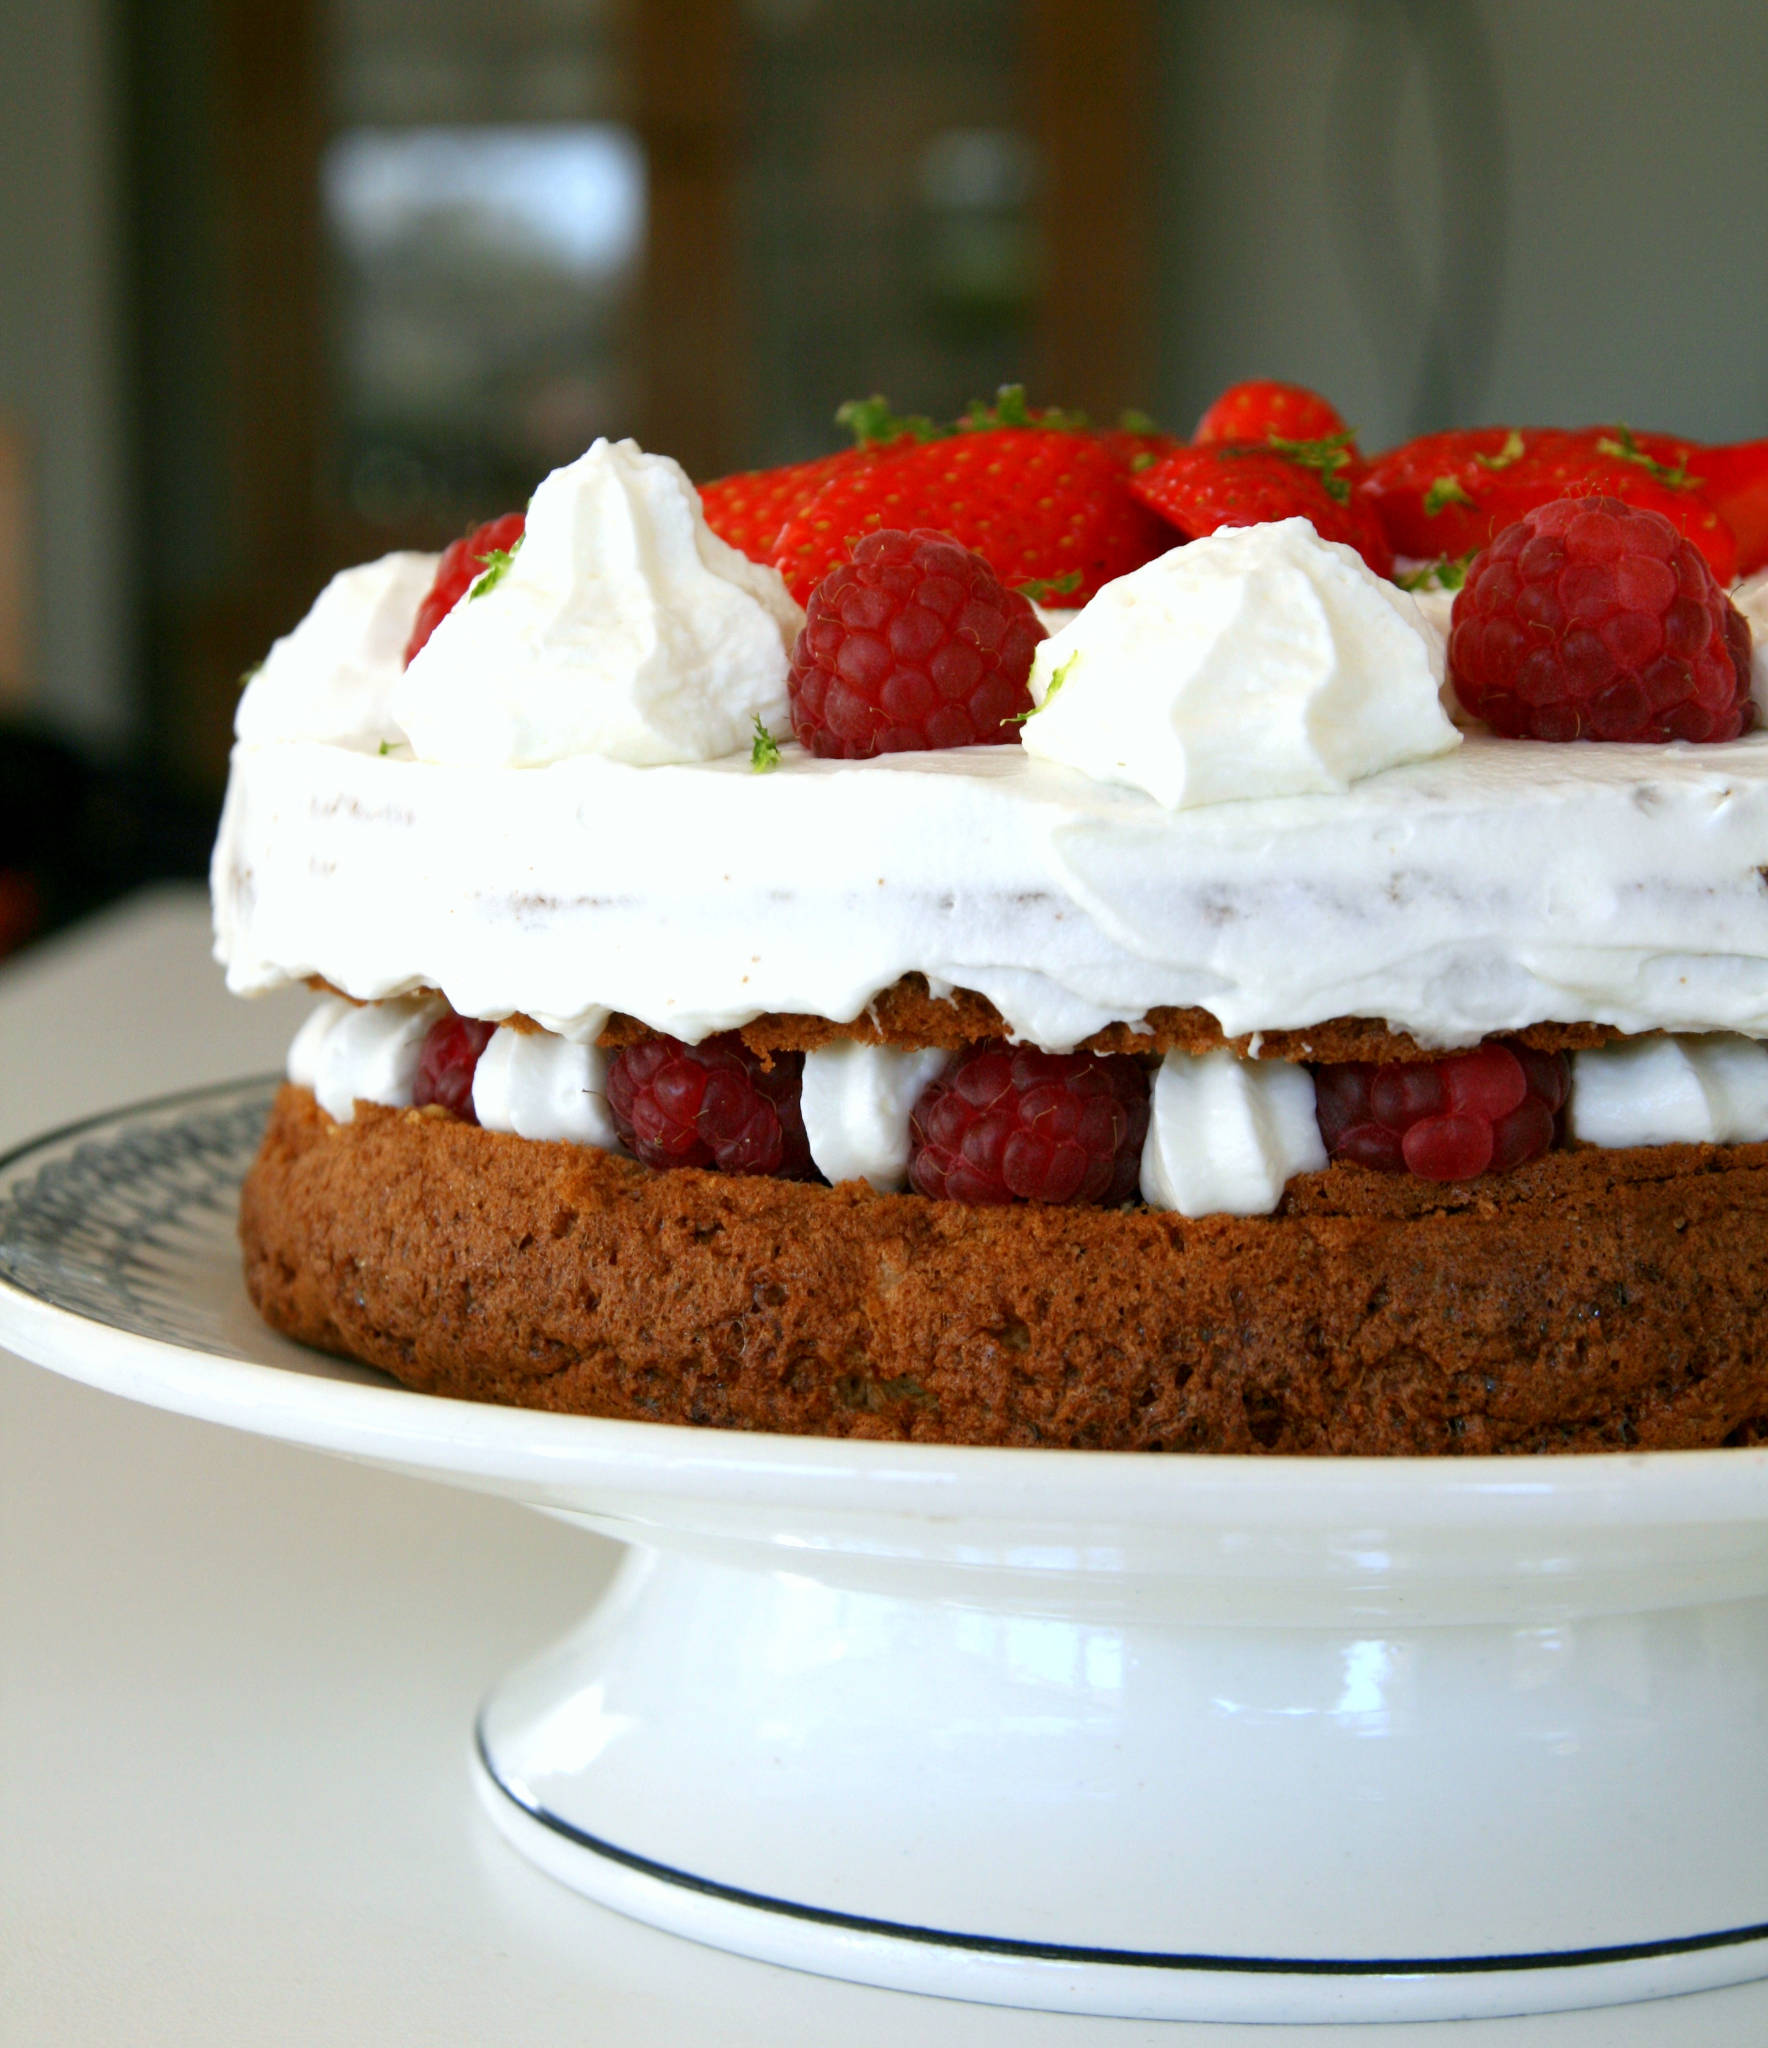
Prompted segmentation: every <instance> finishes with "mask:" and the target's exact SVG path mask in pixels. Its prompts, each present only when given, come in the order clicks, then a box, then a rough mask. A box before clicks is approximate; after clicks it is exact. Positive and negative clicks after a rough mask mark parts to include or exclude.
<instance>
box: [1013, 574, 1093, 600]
mask: <svg viewBox="0 0 1768 2048" xmlns="http://www.w3.org/2000/svg"><path fill="white" fill-rule="evenodd" d="M1013 587H1014V589H1015V590H1017V591H1018V593H1019V595H1020V596H1021V597H1029V598H1030V599H1031V601H1032V603H1033V604H1048V603H1049V601H1050V600H1051V598H1053V597H1072V596H1073V595H1074V593H1075V592H1076V591H1077V590H1078V589H1079V588H1080V571H1079V570H1078V569H1070V570H1069V572H1068V573H1067V575H1066V576H1031V577H1028V578H1027V579H1026V580H1025V582H1023V583H1016V584H1015V585H1014V586H1013Z"/></svg>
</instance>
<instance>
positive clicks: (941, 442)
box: [773, 394, 1172, 605]
mask: <svg viewBox="0 0 1768 2048" xmlns="http://www.w3.org/2000/svg"><path fill="white" fill-rule="evenodd" d="M1050 417H1051V418H1054V417H1055V416H1054V415H1051V416H1050ZM1016 420H1025V421H1028V422H1030V423H1029V424H1024V425H1015V424H1011V423H1010V422H1012V421H1016ZM917 526H926V527H933V528H936V529H937V530H938V531H939V532H941V533H945V534H949V535H950V536H951V537H952V539H954V540H955V541H957V542H958V544H959V545H960V546H961V547H966V548H974V549H975V551H976V552H977V553H978V554H979V555H980V556H981V557H982V558H983V560H984V561H985V562H987V564H988V566H989V567H990V568H991V569H992V570H993V571H994V572H995V574H996V575H997V576H998V577H999V578H1000V579H1001V581H1002V582H1003V583H1004V584H1006V585H1007V587H1008V588H1009V589H1013V590H1016V589H1018V587H1019V586H1020V585H1021V584H1022V583H1047V584H1050V585H1051V586H1052V587H1055V586H1061V587H1062V588H1063V589H1064V591H1065V593H1066V596H1065V602H1068V603H1071V604H1076V605H1082V604H1085V603H1086V602H1087V600H1088V599H1089V598H1090V597H1092V596H1093V595H1094V594H1095V592H1097V590H1098V589H1099V587H1100V585H1101V584H1105V583H1109V582H1110V581H1111V580H1112V579H1113V578H1114V577H1117V576H1125V575H1127V574H1128V573H1129V571H1130V570H1132V569H1139V568H1140V567H1141V566H1142V564H1143V563H1144V562H1151V561H1152V560H1153V559H1154V557H1155V556H1156V555H1159V554H1163V553H1164V552H1165V551H1166V549H1167V548H1169V547H1170V546H1171V545H1172V535H1171V533H1170V532H1169V531H1168V530H1167V528H1166V527H1165V526H1164V525H1163V524H1162V523H1161V521H1160V520H1159V519H1157V518H1156V517H1155V516H1154V515H1153V514H1152V513H1151V512H1149V511H1148V510H1146V508H1145V507H1143V506H1141V505H1139V504H1137V502H1136V500H1135V499H1134V498H1133V497H1132V496H1131V495H1130V491H1129V479H1128V478H1127V477H1126V475H1125V474H1124V471H1123V469H1122V468H1121V466H1120V465H1119V463H1118V461H1117V460H1116V458H1115V457H1114V456H1113V455H1112V453H1111V451H1110V450H1109V449H1108V448H1106V447H1105V446H1104V445H1103V444H1102V443H1101V442H1100V441H1099V440H1098V439H1097V437H1096V436H1094V435H1092V434H1089V433H1085V432H1082V431H1080V430H1078V429H1076V428H1074V427H1072V426H1069V425H1066V424H1064V425H1060V426H1056V425H1050V424H1045V423H1043V422H1042V421H1040V420H1039V418H1038V416H1037V415H1036V414H1035V413H1034V412H1032V411H1031V410H1030V409H1029V408H1027V407H1025V406H1024V404H1023V394H1020V402H1019V403H1016V404H1012V405H1005V404H1004V405H1003V406H1001V407H999V408H995V409H990V410H988V411H978V412H974V413H972V414H971V415H970V416H969V419H968V421H967V422H966V424H965V425H964V426H963V427H962V428H961V429H960V431H958V432H957V433H955V434H951V435H948V436H945V437H944V438H942V439H937V440H932V441H926V442H922V443H920V444H918V445H917V444H912V443H911V444H906V445H899V446H895V447H890V448H884V449H880V450H879V451H878V453H877V454H876V456H875V457H874V458H873V459H872V460H871V461H870V462H867V463H862V464H860V465H858V466H857V467H855V468H852V469H849V470H846V471H845V472H843V473H842V474H841V475H839V476H837V477H835V478H833V479H832V480H831V481H830V482H828V483H827V484H825V485H824V486H823V488H822V489H821V490H820V491H818V492H817V494H816V496H815V497H814V498H812V499H811V500H810V502H809V503H808V504H807V505H805V506H803V507H802V508H801V509H800V510H799V511H798V512H797V513H796V514H794V515H793V517H791V518H790V519H788V520H787V521H786V524H785V525H784V526H783V527H782V528H781V530H780V537H779V542H778V545H777V546H776V547H775V550H774V556H773V562H774V567H775V568H777V569H778V570H779V572H780V574H781V575H782V576H784V577H785V579H786V585H787V588H788V589H789V590H790V591H791V593H792V595H793V596H794V597H795V598H797V600H798V602H799V603H800V604H803V603H804V602H805V600H806V599H807V598H808V597H809V595H810V593H811V592H812V591H813V590H815V588H816V587H817V585H818V584H819V583H820V582H821V581H822V580H823V578H824V577H825V576H826V575H827V574H828V573H829V571H830V570H831V569H833V568H835V567H836V566H837V565H838V564H840V563H842V562H844V561H846V560H847V559H848V558H849V556H850V555H851V554H852V552H853V546H854V543H855V542H856V541H857V540H859V539H860V538H861V537H862V536H864V535H865V534H867V533H871V532H874V531H877V530H879V529H881V528H885V527H890V528H894V529H903V528H908V527H917ZM1071 578H1072V579H1074V580H1073V582H1072V584H1071V583H1070V579H1071Z"/></svg>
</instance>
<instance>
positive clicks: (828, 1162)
mask: <svg viewBox="0 0 1768 2048" xmlns="http://www.w3.org/2000/svg"><path fill="white" fill-rule="evenodd" d="M948 1057H949V1055H948V1054H946V1053H943V1052H932V1051H922V1050H919V1049H913V1050H909V1051H902V1050H899V1049H898V1048H897V1047H895V1046H889V1045H858V1044H855V1043H854V1042H852V1041H851V1040H849V1041H845V1042H843V1043H840V1044H836V1045H821V1046H817V1047H816V1048H815V1049H814V1050H812V1051H810V1052H807V1053H806V1054H805V1055H804V1086H803V1091H802V1095H801V1097H800V1100H801V1102H802V1105H803V1110H804V1135H805V1136H806V1138H808V1139H809V1141H810V1156H811V1158H812V1159H813V1160H814V1161H815V1163H816V1169H817V1171H818V1172H819V1173H820V1174H822V1175H823V1176H824V1178H825V1179H827V1180H830V1181H843V1180H863V1181H867V1182H869V1183H870V1185H871V1186H872V1187H874V1188H875V1189H876V1190H877V1191H878V1193H879V1194H881V1195H887V1194H893V1193H895V1192H897V1191H898V1190H899V1189H902V1188H905V1187H907V1186H908V1182H909V1115H910V1112H911V1111H912V1110H913V1109H914V1106H915V1104H916V1103H917V1102H918V1101H919V1100H920V1097H921V1091H922V1090H923V1089H924V1088H925V1087H926V1086H927V1084H928V1083H929V1082H930V1081H931V1080H933V1078H934V1077H935V1075H937V1074H938V1073H939V1071H940V1069H941V1068H942V1067H944V1065H945V1063H946V1060H947V1058H948Z"/></svg>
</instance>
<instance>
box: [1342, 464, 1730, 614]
mask: <svg viewBox="0 0 1768 2048" xmlns="http://www.w3.org/2000/svg"><path fill="white" fill-rule="evenodd" d="M1691 462H1695V463H1696V466H1698V463H1697V451H1696V450H1695V446H1694V443H1693V442H1690V441H1678V440H1675V439H1674V438H1672V437H1671V436H1669V435H1666V434H1634V433H1632V432H1630V431H1629V430H1628V429H1627V428H1626V427H1580V428H1577V429H1576V430H1572V429H1567V428H1561V427H1466V428H1455V429H1452V430H1450V431H1449V432H1446V433H1440V434H1424V435H1421V436H1420V437H1419V438H1418V439H1417V440H1415V441H1407V442H1406V443H1404V444H1403V445H1402V446H1401V447H1398V448H1391V449H1389V450H1388V452H1387V453H1386V454H1385V455H1377V456H1376V457H1375V458H1374V459H1373V460H1372V461H1371V462H1370V463H1369V464H1368V467H1367V469H1366V470H1365V471H1364V473H1363V474H1362V476H1361V477H1360V478H1359V480H1358V483H1357V495H1358V496H1359V497H1360V498H1361V499H1362V500H1363V501H1364V502H1365V503H1366V504H1368V505H1369V506H1371V507H1372V508H1373V510H1374V512H1375V514H1376V517H1377V518H1378V519H1379V520H1380V522H1381V527H1382V531H1383V532H1384V533H1385V534H1386V535H1387V538H1388V541H1389V544H1390V545H1391V546H1392V548H1393V551H1394V553H1395V554H1396V555H1410V556H1419V557H1434V556H1460V555H1466V554H1471V553H1472V552H1474V551H1475V550H1476V549H1478V548H1483V547H1485V546H1486V545H1487V544H1488V543H1489V542H1490V541H1492V540H1494V539H1495V538H1496V537H1497V536H1498V535H1499V534H1500V533H1502V532H1503V530H1504V529H1505V527H1507V526H1510V525H1512V524H1514V523H1515V521H1517V520H1518V519H1521V518H1523V517H1525V516H1526V515H1527V514H1528V513H1530V512H1535V511H1539V510H1540V508H1541V507H1542V506H1543V505H1550V504H1551V503H1552V502H1553V500H1554V499H1555V498H1571V497H1606V498H1620V499H1622V500H1623V501H1624V502H1625V503H1627V504H1629V505H1637V506H1639V507H1640V508H1642V509H1643V510H1645V511H1650V512H1661V513H1662V514H1663V516H1664V517H1665V518H1666V519H1667V520H1668V521H1669V522H1670V524H1671V525H1672V526H1673V527H1675V528H1676V530H1677V532H1678V533H1681V534H1684V535H1686V537H1687V538H1688V539H1689V540H1691V541H1693V542H1694V544H1695V546H1696V547H1697V548H1699V549H1700V551H1701V553H1702V554H1703V555H1704V556H1705V557H1706V559H1707V564H1708V566H1709V567H1710V568H1711V569H1712V572H1713V574H1714V575H1715V576H1716V577H1717V578H1718V579H1719V581H1720V582H1721V583H1729V582H1730V581H1731V578H1732V575H1733V573H1734V572H1735V569H1736V565H1737V542H1736V540H1735V539H1734V538H1733V536H1732V532H1731V529H1730V527H1729V526H1728V525H1727V524H1726V523H1725V520H1724V519H1723V518H1722V517H1721V516H1720V513H1719V510H1718V509H1717V504H1716V501H1715V500H1714V499H1711V498H1709V496H1708V495H1707V493H1706V492H1705V491H1704V490H1703V489H1702V487H1701V484H1700V479H1699V478H1698V477H1697V476H1695V475H1694V474H1693V473H1692V470H1691V468H1690V464H1691ZM1739 491H1740V498H1741V496H1742V495H1744V493H1743V490H1742V487H1741V486H1740V487H1739Z"/></svg>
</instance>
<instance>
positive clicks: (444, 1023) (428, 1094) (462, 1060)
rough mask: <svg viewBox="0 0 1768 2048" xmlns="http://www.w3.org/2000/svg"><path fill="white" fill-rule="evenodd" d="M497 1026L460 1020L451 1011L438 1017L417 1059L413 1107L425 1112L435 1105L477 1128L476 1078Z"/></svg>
mask: <svg viewBox="0 0 1768 2048" xmlns="http://www.w3.org/2000/svg"><path fill="white" fill-rule="evenodd" d="M496 1029H497V1026H496V1025H495V1024H487V1023H485V1022H484V1021H483V1019H481V1018H478V1017H460V1016H457V1015H456V1014H455V1013H454V1011H452V1010H450V1011H449V1013H448V1015H447V1016H446V1017H438V1018H437V1020H436V1022H435V1023H434V1024H432V1025H431V1026H430V1028H429V1031H428V1032H427V1034H426V1035H425V1038H424V1043H423V1050H422V1051H421V1052H420V1053H419V1054H418V1056H417V1080H416V1081H415V1082H414V1083H413V1085H412V1090H411V1106H412V1108H413V1109H424V1108H427V1107H428V1105H429V1104H430V1103H432V1102H434V1103H439V1104H440V1105H441V1107H442V1108H444V1109H446V1110H451V1111H452V1112H453V1113H454V1115H456V1116H457V1117H459V1118H460V1119H461V1120H462V1122H463V1123H469V1124H476V1123H477V1122H478V1121H479V1118H478V1114H477V1112H476V1111H475V1110H474V1108H473V1074H474V1072H475V1071H476V1069H477V1068H478V1065H479V1055H480V1054H481V1053H482V1052H483V1051H484V1050H485V1048H486V1046H487V1045H489V1044H490V1043H491V1034H492V1032H494V1031H495V1030H496Z"/></svg>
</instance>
